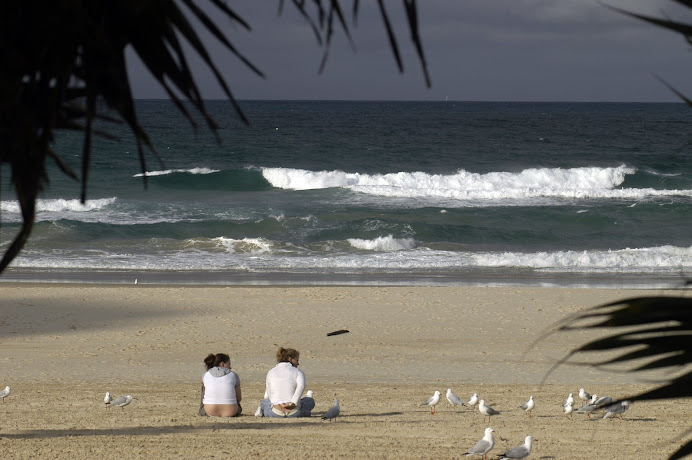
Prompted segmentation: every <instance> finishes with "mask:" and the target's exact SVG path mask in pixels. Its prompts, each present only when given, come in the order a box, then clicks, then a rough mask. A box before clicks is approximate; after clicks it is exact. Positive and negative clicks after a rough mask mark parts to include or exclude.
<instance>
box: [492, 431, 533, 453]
mask: <svg viewBox="0 0 692 460" xmlns="http://www.w3.org/2000/svg"><path fill="white" fill-rule="evenodd" d="M534 441H538V439H533V436H527V437H526V438H524V444H522V445H520V446H517V447H515V448H514V449H511V450H508V451H507V452H505V453H504V454H502V455H500V456H499V457H498V458H526V457H528V456H529V454H530V453H531V443H533V442H534Z"/></svg>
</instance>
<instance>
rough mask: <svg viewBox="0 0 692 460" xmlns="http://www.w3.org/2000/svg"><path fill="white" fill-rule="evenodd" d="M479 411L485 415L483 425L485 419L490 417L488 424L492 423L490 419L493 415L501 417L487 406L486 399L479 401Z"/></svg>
mask: <svg viewBox="0 0 692 460" xmlns="http://www.w3.org/2000/svg"><path fill="white" fill-rule="evenodd" d="M478 411H479V412H480V413H481V414H483V423H485V418H486V417H488V423H490V417H492V416H493V415H500V413H499V412H498V411H496V410H495V409H493V408H492V407H490V406H486V405H485V399H481V400H480V401H478Z"/></svg>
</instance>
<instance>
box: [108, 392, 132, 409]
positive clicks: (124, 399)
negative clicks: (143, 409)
mask: <svg viewBox="0 0 692 460" xmlns="http://www.w3.org/2000/svg"><path fill="white" fill-rule="evenodd" d="M133 399H135V398H133V397H132V395H127V396H118V397H117V398H115V399H114V400H113V401H111V405H112V406H118V407H119V408H121V409H124V408H125V406H127V405H128V404H130V403H131V402H132V400H133Z"/></svg>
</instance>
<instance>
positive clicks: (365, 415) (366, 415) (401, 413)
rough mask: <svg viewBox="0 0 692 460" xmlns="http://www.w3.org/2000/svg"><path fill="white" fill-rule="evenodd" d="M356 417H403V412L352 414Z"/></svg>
mask: <svg viewBox="0 0 692 460" xmlns="http://www.w3.org/2000/svg"><path fill="white" fill-rule="evenodd" d="M354 415H356V416H358V417H391V416H394V415H404V413H403V412H382V413H379V414H354Z"/></svg>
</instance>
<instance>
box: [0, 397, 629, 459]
mask: <svg viewBox="0 0 692 460" xmlns="http://www.w3.org/2000/svg"><path fill="white" fill-rule="evenodd" d="M10 392H11V389H10V387H9V385H8V386H6V387H5V389H4V390H2V391H0V399H2V402H3V403H4V402H5V398H7V397H8V396H9V395H10ZM312 395H313V393H312V391H308V396H312ZM441 395H442V394H441V393H440V392H439V391H435V393H434V394H433V395H432V396H430V397H429V398H428V399H426V400H425V401H424V402H423V403H422V404H421V406H428V407H430V413H431V414H433V415H434V414H435V413H436V406H437V405H438V404H439V403H440V401H441V399H442V397H441ZM577 395H578V397H579V399H580V400H582V401H584V405H583V406H581V407H580V408H578V409H576V410H575V409H574V404H575V398H574V396H573V394H572V393H570V394H569V396H567V399H565V400H564V401H563V403H562V412H563V413H564V414H565V415H568V416H570V418H571V417H572V413H573V412H576V413H578V414H586V415H587V417H588V418H591V414H595V413H598V412H605V415H604V416H603V418H604V419H606V418H609V417H617V418H620V419H622V414H624V413H625V412H627V410H628V409H629V407H630V402H629V401H627V400H623V401H619V402H616V403H614V404H613V398H611V397H610V396H601V397H599V396H598V395H596V394H593V395H591V394H589V393H587V392H586V391H585V390H584V389H583V388H580V389H579V393H578V394H577ZM445 396H446V398H447V401H449V403H450V404H451V405H452V406H454V407H455V408H456V406H464V407H469V408H472V407H475V406H478V411H479V412H480V413H481V414H483V422H484V423H485V418H486V417H488V423H490V418H491V417H493V416H497V415H500V412H499V411H497V410H495V409H494V408H492V407H491V406H489V405H487V404H486V403H485V399H480V398H479V396H478V393H474V394H472V395H471V397H470V398H469V400H468V401H466V402H465V403H464V401H462V400H461V398H460V397H459V396H457V395H456V394H454V392H453V391H452V389H451V388H448V389H447V393H446V395H445ZM133 399H137V398H133V397H132V395H127V396H118V397H117V398H113V397H112V396H111V394H110V392H108V391H107V392H106V396H105V397H104V398H103V402H104V403H105V404H106V409H108V408H110V407H112V406H116V407H120V408H121V409H124V408H125V406H127V405H128V404H130V403H131V402H132V400H133ZM535 407H536V401H535V400H534V399H533V396H530V397H529V400H528V401H526V402H525V403H523V404H521V405H520V406H519V408H520V409H522V410H523V411H524V412H525V413H526V414H527V415H528V416H529V417H532V416H533V414H532V411H533V409H534V408H535ZM340 412H341V408H340V406H339V400H338V399H334V405H333V406H332V407H330V408H329V410H327V412H326V413H325V414H324V415H323V416H322V417H321V418H322V420H336V418H337V417H338V416H339V414H340ZM494 432H495V431H494V430H493V429H492V428H490V427H488V428H486V429H485V432H484V435H483V438H482V439H480V440H479V441H478V442H477V443H476V444H475V445H474V446H473V447H471V448H470V449H469V450H468V452H467V453H466V454H465V455H467V456H468V455H481V456H482V457H483V459H487V455H488V452H490V451H491V450H492V448H493V447H495V439H494V437H493V433H494ZM536 441H537V439H535V438H534V437H533V436H526V438H525V439H524V443H523V444H521V445H519V446H517V447H515V448H513V449H510V450H508V451H506V452H505V453H504V454H502V455H501V456H500V457H499V458H501V459H502V458H526V457H528V456H529V455H530V454H531V446H532V443H533V442H536Z"/></svg>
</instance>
